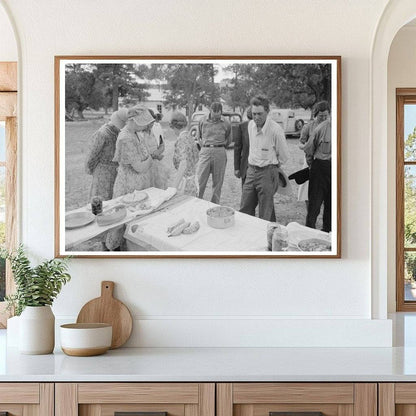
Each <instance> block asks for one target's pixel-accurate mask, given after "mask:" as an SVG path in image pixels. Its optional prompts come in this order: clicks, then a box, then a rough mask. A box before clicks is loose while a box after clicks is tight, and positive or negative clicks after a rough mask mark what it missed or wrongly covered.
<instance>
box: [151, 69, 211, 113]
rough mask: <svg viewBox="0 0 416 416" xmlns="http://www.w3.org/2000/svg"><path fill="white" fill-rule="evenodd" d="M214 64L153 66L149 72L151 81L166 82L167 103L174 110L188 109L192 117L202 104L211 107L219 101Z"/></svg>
mask: <svg viewBox="0 0 416 416" xmlns="http://www.w3.org/2000/svg"><path fill="white" fill-rule="evenodd" d="M216 73H217V70H216V69H215V67H214V65H212V64H182V63H180V64H152V65H151V67H150V69H149V70H148V72H147V75H148V77H149V78H150V79H161V80H165V81H166V85H165V87H164V89H165V101H166V104H168V105H170V106H172V107H173V108H176V107H182V108H187V109H188V116H189V117H190V116H191V115H192V113H193V112H194V111H196V109H197V108H198V106H199V105H200V104H202V105H210V104H211V103H212V102H213V101H216V100H218V99H219V88H218V86H217V85H216V84H215V81H214V77H215V75H216Z"/></svg>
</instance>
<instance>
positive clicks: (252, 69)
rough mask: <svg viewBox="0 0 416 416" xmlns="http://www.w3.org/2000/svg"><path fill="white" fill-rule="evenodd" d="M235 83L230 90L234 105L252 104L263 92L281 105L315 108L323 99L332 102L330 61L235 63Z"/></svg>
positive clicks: (228, 69)
mask: <svg viewBox="0 0 416 416" xmlns="http://www.w3.org/2000/svg"><path fill="white" fill-rule="evenodd" d="M226 70H227V71H230V72H233V74H234V76H233V79H232V81H231V83H232V84H233V86H232V87H231V88H230V89H231V91H228V97H229V101H228V104H229V105H231V106H234V105H235V106H237V105H238V106H244V105H248V103H249V100H250V98H251V97H253V96H255V95H257V94H262V95H265V96H266V97H267V98H268V99H269V100H270V102H271V103H273V104H274V105H276V106H277V107H279V108H298V107H303V108H305V109H308V108H312V107H313V105H314V104H315V103H316V102H318V101H322V100H326V101H328V102H329V103H330V102H331V66H330V65H329V64H234V65H230V66H228V67H226Z"/></svg>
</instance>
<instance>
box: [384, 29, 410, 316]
mask: <svg viewBox="0 0 416 416" xmlns="http://www.w3.org/2000/svg"><path fill="white" fill-rule="evenodd" d="M396 88H416V25H414V26H404V27H403V28H402V29H400V30H399V32H397V34H396V36H395V38H394V40H393V43H392V44H391V48H390V54H389V60H388V109H387V111H388V132H387V135H388V140H387V146H388V148H387V151H388V154H389V158H388V159H387V170H388V172H389V175H388V194H389V198H388V212H389V223H388V225H389V227H388V236H389V238H388V251H389V257H388V294H389V297H388V308H389V312H395V310H396V302H395V295H396V262H395V253H396V244H395V242H396V237H395V236H396V182H395V177H396V157H395V156H396Z"/></svg>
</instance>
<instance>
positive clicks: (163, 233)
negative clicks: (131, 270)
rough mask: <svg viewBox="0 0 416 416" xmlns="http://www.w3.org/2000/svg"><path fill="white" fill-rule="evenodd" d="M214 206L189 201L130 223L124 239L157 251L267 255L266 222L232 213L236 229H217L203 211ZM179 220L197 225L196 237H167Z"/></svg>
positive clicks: (233, 227) (195, 200)
mask: <svg viewBox="0 0 416 416" xmlns="http://www.w3.org/2000/svg"><path fill="white" fill-rule="evenodd" d="M213 206H215V204H213V203H212V202H209V201H205V200H203V199H199V198H191V199H189V200H187V201H185V202H183V203H181V204H179V205H177V206H173V207H171V208H170V209H169V210H166V211H165V212H160V213H157V214H153V215H152V216H151V217H149V218H142V219H139V220H137V221H132V222H131V223H130V224H129V225H128V227H127V229H126V233H125V235H124V237H125V238H126V239H127V240H129V241H130V242H132V243H134V244H137V245H138V246H142V247H143V246H151V247H153V248H154V249H156V250H159V251H192V252H195V251H198V252H199V251H201V252H205V253H206V252H210V251H215V252H218V251H225V252H239V251H245V252H247V251H257V252H258V251H263V252H264V251H266V250H267V224H268V221H264V220H261V219H259V218H257V217H252V216H250V215H247V214H242V213H241V212H237V211H236V212H235V225H234V226H232V227H230V228H225V229H217V228H212V227H210V226H209V225H208V224H207V216H206V211H207V209H208V208H211V207H213ZM181 218H184V219H185V221H189V222H194V221H199V223H200V229H199V230H198V231H197V232H196V233H195V234H180V235H179V236H176V237H168V233H167V228H168V227H169V226H170V225H172V224H173V223H175V222H177V221H178V220H180V219H181Z"/></svg>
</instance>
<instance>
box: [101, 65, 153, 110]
mask: <svg viewBox="0 0 416 416" xmlns="http://www.w3.org/2000/svg"><path fill="white" fill-rule="evenodd" d="M147 70H148V68H147V66H146V65H136V64H120V63H117V64H96V65H95V70H94V75H95V77H96V78H97V79H98V80H100V81H101V82H102V84H103V85H104V86H105V95H106V96H107V97H108V100H109V101H110V103H111V104H110V107H111V108H112V110H113V111H117V110H118V103H119V98H120V97H124V98H125V99H124V102H123V104H125V105H127V104H136V103H137V102H140V101H144V100H145V98H146V97H148V96H149V93H148V92H146V89H147V88H148V85H147V84H146V83H139V82H138V81H137V79H138V78H139V77H141V76H143V75H144V74H145V73H146V72H147Z"/></svg>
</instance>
